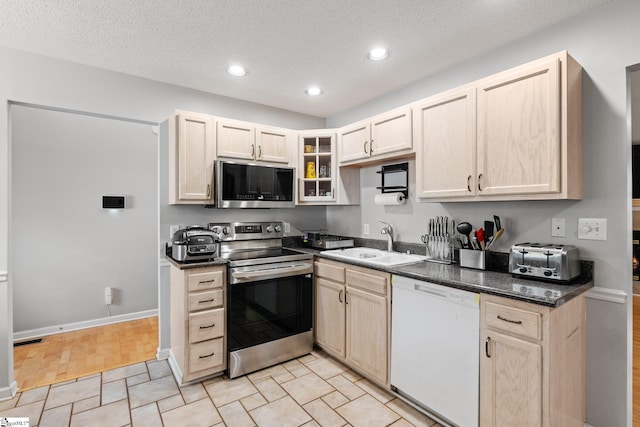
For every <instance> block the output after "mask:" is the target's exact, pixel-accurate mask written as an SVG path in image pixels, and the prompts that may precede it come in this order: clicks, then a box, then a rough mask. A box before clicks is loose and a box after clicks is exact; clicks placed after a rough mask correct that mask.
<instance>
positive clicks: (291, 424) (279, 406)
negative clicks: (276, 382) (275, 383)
mask: <svg viewBox="0 0 640 427" xmlns="http://www.w3.org/2000/svg"><path fill="white" fill-rule="evenodd" d="M249 413H250V414H251V417H252V418H253V419H254V420H255V422H256V424H257V425H258V427H297V426H299V425H300V424H304V423H306V422H308V421H311V417H310V416H309V414H307V413H306V412H305V411H304V409H302V408H301V407H300V406H299V405H298V404H297V403H296V402H294V400H293V399H292V398H291V397H289V396H287V397H283V398H282V399H280V400H276V401H275V402H271V403H267V404H266V405H264V406H261V407H259V408H256V409H254V410H253V411H249Z"/></svg>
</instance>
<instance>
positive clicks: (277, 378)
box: [273, 371, 311, 384]
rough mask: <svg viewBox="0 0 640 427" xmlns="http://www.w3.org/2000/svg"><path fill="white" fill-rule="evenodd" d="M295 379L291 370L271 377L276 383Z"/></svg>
mask: <svg viewBox="0 0 640 427" xmlns="http://www.w3.org/2000/svg"><path fill="white" fill-rule="evenodd" d="M309 372H311V371H309ZM295 379H296V377H295V376H294V375H293V374H292V373H291V372H287V373H284V374H281V375H276V376H275V377H273V380H274V381H275V382H277V383H278V384H282V383H286V382H288V381H291V380H295Z"/></svg>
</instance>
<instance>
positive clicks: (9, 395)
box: [0, 381, 18, 402]
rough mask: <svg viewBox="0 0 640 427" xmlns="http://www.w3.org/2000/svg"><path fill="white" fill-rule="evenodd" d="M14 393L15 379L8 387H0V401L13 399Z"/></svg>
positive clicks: (15, 388) (15, 387) (15, 389)
mask: <svg viewBox="0 0 640 427" xmlns="http://www.w3.org/2000/svg"><path fill="white" fill-rule="evenodd" d="M16 393H18V383H17V382H15V381H14V382H12V383H11V385H10V386H9V387H2V388H0V402H2V401H3V400H9V399H13V398H14V397H15V395H16Z"/></svg>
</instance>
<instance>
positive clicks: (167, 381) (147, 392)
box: [129, 377, 180, 408]
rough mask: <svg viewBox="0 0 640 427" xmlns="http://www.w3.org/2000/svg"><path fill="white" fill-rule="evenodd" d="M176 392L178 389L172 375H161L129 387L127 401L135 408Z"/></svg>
mask: <svg viewBox="0 0 640 427" xmlns="http://www.w3.org/2000/svg"><path fill="white" fill-rule="evenodd" d="M178 393H180V391H179V390H178V386H177V385H176V382H175V380H174V379H173V377H162V378H158V379H157V380H153V381H148V382H146V383H142V384H137V385H134V386H131V387H129V401H130V405H131V408H137V407H138V406H143V405H146V404H147V403H151V402H155V401H157V400H161V399H164V398H167V397H169V396H173V395H176V394H178Z"/></svg>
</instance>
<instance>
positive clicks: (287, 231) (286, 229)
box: [282, 222, 291, 233]
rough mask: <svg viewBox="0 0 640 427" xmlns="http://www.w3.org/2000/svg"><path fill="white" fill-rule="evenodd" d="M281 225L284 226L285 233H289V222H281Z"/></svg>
mask: <svg viewBox="0 0 640 427" xmlns="http://www.w3.org/2000/svg"><path fill="white" fill-rule="evenodd" d="M282 225H283V226H284V232H285V233H291V224H289V223H288V222H283V223H282Z"/></svg>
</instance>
